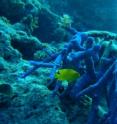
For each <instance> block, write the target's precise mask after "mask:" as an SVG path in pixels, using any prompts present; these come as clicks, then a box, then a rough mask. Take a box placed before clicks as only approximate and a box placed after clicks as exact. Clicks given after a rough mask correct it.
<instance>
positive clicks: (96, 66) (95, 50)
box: [21, 27, 117, 124]
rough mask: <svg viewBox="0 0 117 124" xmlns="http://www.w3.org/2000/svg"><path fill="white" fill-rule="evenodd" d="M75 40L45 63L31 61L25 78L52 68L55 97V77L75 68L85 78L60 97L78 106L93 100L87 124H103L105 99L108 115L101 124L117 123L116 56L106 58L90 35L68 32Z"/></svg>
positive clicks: (59, 86)
mask: <svg viewBox="0 0 117 124" xmlns="http://www.w3.org/2000/svg"><path fill="white" fill-rule="evenodd" d="M67 31H69V32H70V33H71V34H73V37H72V38H71V39H70V40H69V42H68V43H67V44H65V45H64V48H63V50H62V51H61V52H60V53H56V54H54V55H51V56H49V57H48V58H46V59H45V60H43V61H41V62H38V61H31V62H30V63H31V64H32V65H33V67H32V68H31V69H30V70H28V71H27V72H24V73H23V74H22V75H21V77H22V78H25V77H27V76H28V75H29V74H31V73H32V72H33V71H35V70H36V69H38V68H39V67H49V68H52V70H51V72H50V76H49V78H50V80H49V81H48V87H50V86H51V85H53V84H54V86H53V91H54V93H55V92H56V93H57V92H58V90H59V88H61V87H62V86H61V85H59V84H60V83H59V82H56V81H55V79H54V75H55V73H56V71H57V70H58V69H59V68H64V67H70V65H72V66H74V68H75V69H76V70H78V71H79V72H80V73H81V77H80V78H79V79H77V80H76V82H75V83H74V84H72V87H71V86H68V88H67V90H66V89H65V90H64V92H63V93H62V94H59V95H60V98H62V99H64V98H66V97H69V98H71V99H73V100H74V101H75V102H79V100H80V98H81V97H82V96H84V95H89V96H90V97H91V98H92V106H91V111H90V113H89V117H88V121H87V124H92V123H94V122H95V124H97V123H99V120H98V111H99V106H100V101H101V99H102V97H103V95H102V94H103V93H105V94H104V98H105V99H106V102H107V105H108V112H107V114H106V115H104V117H102V118H101V119H100V123H101V124H107V123H109V124H116V123H117V112H116V111H117V103H116V100H117V79H116V78H117V60H116V56H109V55H108V56H105V55H104V54H103V53H104V50H102V49H103V48H102V45H101V44H100V43H97V42H96V41H95V37H92V36H90V35H88V34H87V33H86V32H78V31H77V30H76V29H74V28H72V27H70V28H68V29H67Z"/></svg>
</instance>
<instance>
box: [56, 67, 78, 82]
mask: <svg viewBox="0 0 117 124" xmlns="http://www.w3.org/2000/svg"><path fill="white" fill-rule="evenodd" d="M79 77H80V74H79V73H78V72H77V71H75V70H73V69H60V70H58V72H57V73H56V74H55V78H56V79H57V80H59V81H68V82H72V81H74V80H76V79H77V78H79Z"/></svg>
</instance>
